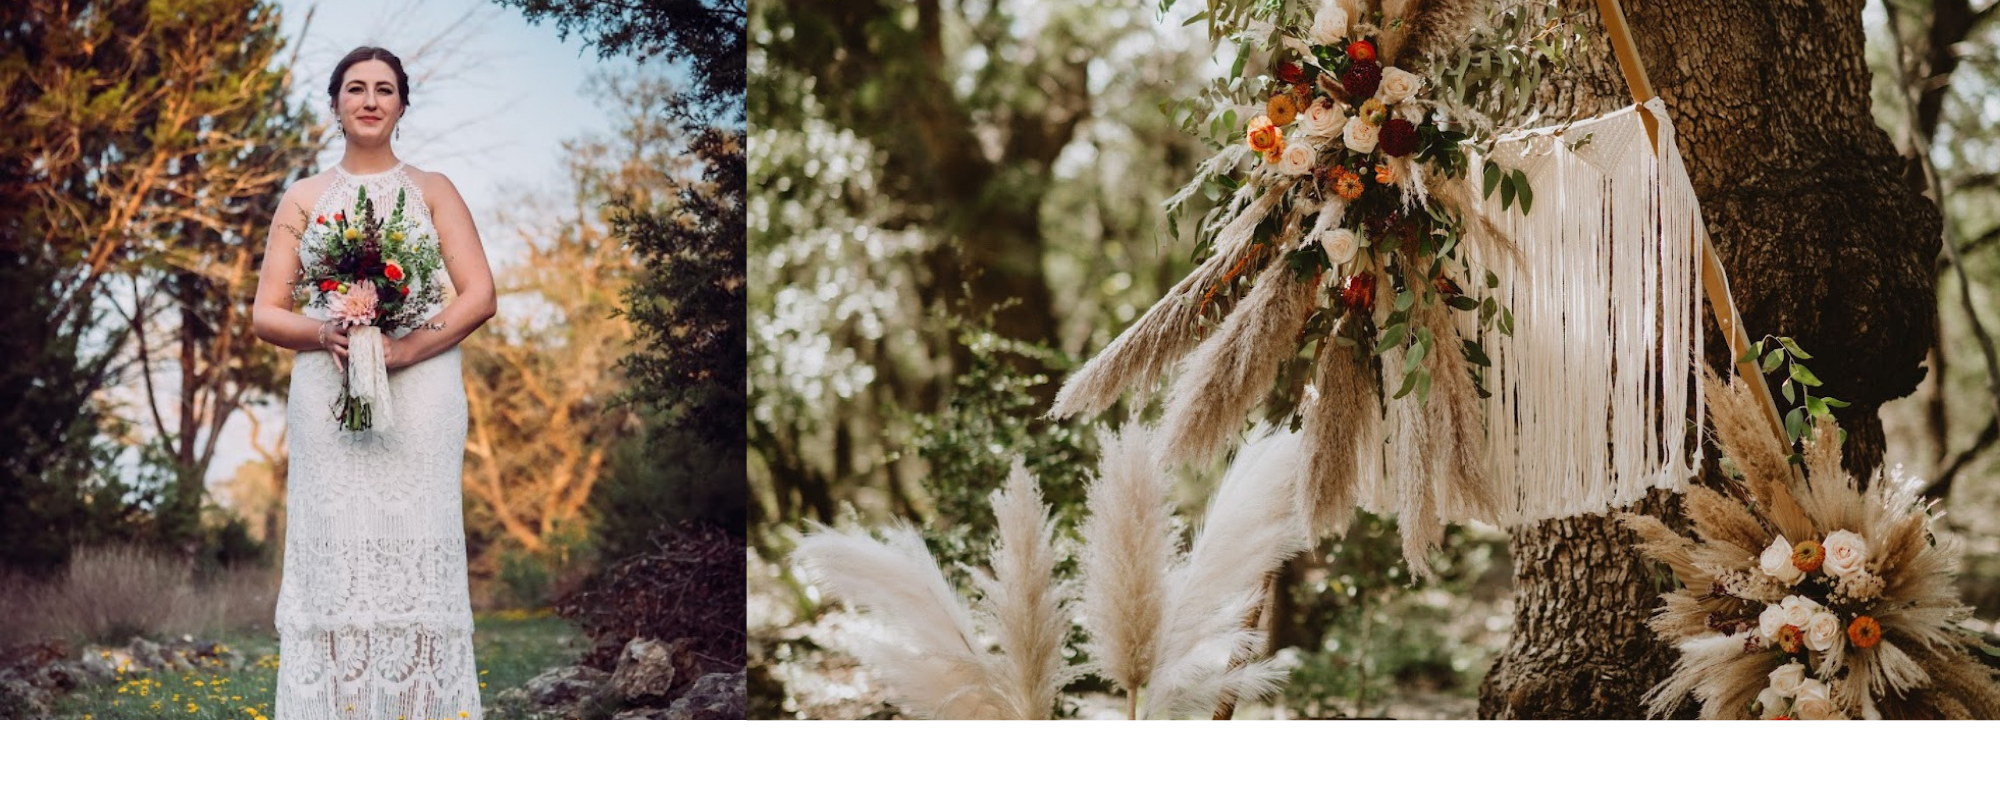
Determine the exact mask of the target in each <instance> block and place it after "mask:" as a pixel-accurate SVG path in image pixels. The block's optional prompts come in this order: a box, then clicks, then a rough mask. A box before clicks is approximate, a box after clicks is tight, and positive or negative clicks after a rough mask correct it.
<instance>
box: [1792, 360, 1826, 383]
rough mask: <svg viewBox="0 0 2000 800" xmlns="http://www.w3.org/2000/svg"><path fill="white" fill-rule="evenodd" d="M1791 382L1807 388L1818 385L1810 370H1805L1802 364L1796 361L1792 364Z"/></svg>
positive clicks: (1817, 380)
mask: <svg viewBox="0 0 2000 800" xmlns="http://www.w3.org/2000/svg"><path fill="white" fill-rule="evenodd" d="M1792 380H1795V381H1798V382H1799V383H1803V384H1805V385H1807V386H1818V385H1820V383H1819V377H1818V376H1815V375H1813V374H1812V370H1809V369H1806V367H1805V365H1804V364H1800V363H1798V362H1796V361H1795V362H1792Z"/></svg>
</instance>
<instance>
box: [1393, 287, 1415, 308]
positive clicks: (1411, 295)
mask: <svg viewBox="0 0 2000 800" xmlns="http://www.w3.org/2000/svg"><path fill="white" fill-rule="evenodd" d="M1416 301H1417V295H1416V293H1415V292H1410V291H1407V290H1406V291H1401V292H1397V293H1396V310H1397V311H1408V310H1410V305H1411V304H1412V303H1415V302H1416Z"/></svg>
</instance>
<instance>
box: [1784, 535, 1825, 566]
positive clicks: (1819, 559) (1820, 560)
mask: <svg viewBox="0 0 2000 800" xmlns="http://www.w3.org/2000/svg"><path fill="white" fill-rule="evenodd" d="M1824 563H1826V548H1825V547H1822V546H1820V543H1819V542H1815V541H1812V540H1810V539H1808V540H1806V541H1803V542H1799V543H1798V544H1796V545H1793V546H1792V566H1794V567H1798V568H1799V570H1800V571H1802V572H1818V571H1819V567H1820V565H1821V564H1824Z"/></svg>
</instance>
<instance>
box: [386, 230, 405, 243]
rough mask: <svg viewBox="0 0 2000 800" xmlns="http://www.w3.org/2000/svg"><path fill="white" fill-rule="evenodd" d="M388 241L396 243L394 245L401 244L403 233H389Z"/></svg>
mask: <svg viewBox="0 0 2000 800" xmlns="http://www.w3.org/2000/svg"><path fill="white" fill-rule="evenodd" d="M389 241H392V242H396V243H398V244H400V243H402V241H403V232H402V231H391V232H390V233H389Z"/></svg>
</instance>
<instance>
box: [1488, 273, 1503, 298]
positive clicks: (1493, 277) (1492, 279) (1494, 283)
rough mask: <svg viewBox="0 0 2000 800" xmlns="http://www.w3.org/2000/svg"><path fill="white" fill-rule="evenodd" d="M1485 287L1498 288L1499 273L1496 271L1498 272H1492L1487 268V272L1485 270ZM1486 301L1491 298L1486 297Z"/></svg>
mask: <svg viewBox="0 0 2000 800" xmlns="http://www.w3.org/2000/svg"><path fill="white" fill-rule="evenodd" d="M1486 288H1488V289H1498V288H1500V273H1498V272H1494V271H1492V270H1487V272H1486ZM1488 301H1489V302H1490V301H1491V298H1488Z"/></svg>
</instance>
